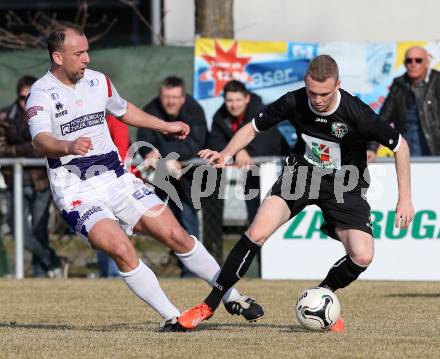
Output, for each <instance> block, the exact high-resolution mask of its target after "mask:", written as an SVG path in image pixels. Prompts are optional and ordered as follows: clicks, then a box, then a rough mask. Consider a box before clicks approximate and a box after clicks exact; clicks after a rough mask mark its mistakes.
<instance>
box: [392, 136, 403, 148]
mask: <svg viewBox="0 0 440 359" xmlns="http://www.w3.org/2000/svg"><path fill="white" fill-rule="evenodd" d="M401 143H402V135H399V140H398V141H397V145H396V147H394V148H393V152H397V151H398V150H399V148H400V144H401Z"/></svg>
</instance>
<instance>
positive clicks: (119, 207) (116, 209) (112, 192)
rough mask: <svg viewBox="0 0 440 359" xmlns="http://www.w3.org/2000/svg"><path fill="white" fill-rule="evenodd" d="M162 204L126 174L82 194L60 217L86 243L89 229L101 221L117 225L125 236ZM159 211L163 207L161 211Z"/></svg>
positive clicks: (148, 188)
mask: <svg viewBox="0 0 440 359" xmlns="http://www.w3.org/2000/svg"><path fill="white" fill-rule="evenodd" d="M160 204H164V203H163V202H162V200H161V199H160V198H159V197H157V196H156V194H155V193H154V191H153V189H152V188H151V187H150V186H147V185H145V184H144V183H143V182H142V181H141V180H140V179H139V178H136V177H135V176H134V175H133V174H131V173H125V174H124V175H122V176H121V177H118V178H116V179H115V180H113V181H112V182H110V183H108V184H107V185H106V186H104V187H102V188H100V189H95V190H94V191H88V192H81V193H78V195H77V196H74V199H73V200H72V201H71V202H70V203H69V204H68V205H65V206H64V207H63V208H60V210H61V215H62V216H63V218H64V219H65V220H66V221H67V223H68V224H69V226H70V228H72V229H73V230H74V231H75V232H76V233H78V234H79V235H81V236H82V237H83V238H84V239H87V237H88V234H89V232H90V230H91V229H92V227H93V226H94V225H95V224H96V223H97V222H98V221H99V220H101V219H106V218H109V219H113V220H116V221H118V222H119V224H120V226H121V227H122V229H124V230H125V232H126V233H127V234H128V235H131V234H132V233H133V227H134V226H135V225H136V223H137V222H138V221H139V219H140V218H141V217H142V216H143V215H147V216H155V215H158V214H160V210H159V211H158V212H157V213H155V212H154V211H151V209H152V208H153V207H155V206H157V205H160ZM161 209H162V207H161Z"/></svg>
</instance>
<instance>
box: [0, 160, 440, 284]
mask: <svg viewBox="0 0 440 359" xmlns="http://www.w3.org/2000/svg"><path fill="white" fill-rule="evenodd" d="M277 160H280V158H279V157H258V158H255V163H256V164H261V163H264V162H270V161H277ZM390 161H394V159H392V158H379V159H378V160H377V162H390ZM411 161H412V162H413V163H427V162H428V163H429V162H437V163H438V162H440V157H414V158H412V159H411ZM141 162H142V161H141V160H134V161H133V164H134V165H139V164H140V163H141ZM204 163H206V162H205V161H203V160H201V159H200V158H195V159H192V160H189V161H185V163H184V165H187V164H194V165H196V166H197V165H202V164H204ZM45 165H46V161H45V160H44V159H43V158H0V166H13V168H14V196H13V200H14V238H15V277H16V278H17V279H22V278H24V238H23V233H24V231H23V221H24V218H23V167H29V166H45ZM415 190H416V189H415V188H413V191H415Z"/></svg>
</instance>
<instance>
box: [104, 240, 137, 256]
mask: <svg viewBox="0 0 440 359" xmlns="http://www.w3.org/2000/svg"><path fill="white" fill-rule="evenodd" d="M133 253H135V251H134V249H133V245H132V244H131V243H130V242H129V241H127V242H122V243H117V244H114V245H113V246H112V247H111V250H110V253H109V254H110V256H111V257H112V258H113V259H115V258H116V259H120V260H123V261H129V260H130V259H131V256H132V254H133Z"/></svg>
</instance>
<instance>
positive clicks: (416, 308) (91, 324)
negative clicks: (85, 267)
mask: <svg viewBox="0 0 440 359" xmlns="http://www.w3.org/2000/svg"><path fill="white" fill-rule="evenodd" d="M161 284H162V286H163V288H164V290H165V291H166V292H167V293H168V295H169V297H170V298H171V299H172V300H173V302H174V303H175V304H176V305H177V306H178V307H179V308H180V309H185V308H187V307H189V306H192V305H194V304H196V303H198V302H200V301H201V300H202V299H203V298H204V296H205V295H206V294H207V293H208V287H207V286H206V284H204V283H202V282H201V281H200V280H197V279H190V280H179V279H170V278H166V279H161ZM239 284H240V285H239V289H240V290H242V291H243V292H245V293H247V294H250V295H255V296H257V298H258V300H259V302H260V303H261V304H262V305H263V306H264V308H265V311H266V315H265V317H264V318H263V319H262V320H261V321H259V322H257V323H254V324H249V323H247V322H245V321H244V320H243V319H242V318H238V317H236V316H235V317H231V316H230V315H229V314H227V312H226V311H225V310H224V308H222V307H221V308H219V310H218V311H217V312H216V314H215V316H214V317H213V318H212V319H210V320H209V321H207V322H204V323H202V324H201V325H200V327H199V329H198V330H197V331H195V332H191V333H166V334H161V333H157V331H156V330H157V328H158V323H159V321H160V318H159V317H158V315H157V314H156V313H154V312H153V311H152V310H151V309H150V308H148V307H147V306H146V305H145V304H144V303H142V302H141V301H140V300H138V299H137V298H136V297H135V296H134V295H133V294H132V293H131V292H130V291H129V290H128V289H127V288H126V287H125V285H124V283H123V282H122V281H120V280H87V279H68V280H32V279H26V280H23V281H16V280H5V279H3V280H0V303H1V311H0V357H1V358H299V357H301V358H317V357H323V358H435V357H440V349H439V348H440V345H439V333H440V283H438V282H372V281H359V282H357V283H354V284H353V285H352V286H350V287H349V288H347V289H345V290H342V291H340V292H338V296H339V299H340V301H341V303H342V311H343V317H344V319H345V321H346V326H347V329H346V332H345V333H343V334H334V333H327V332H326V333H315V332H308V331H305V330H303V329H302V328H301V327H299V325H298V324H297V323H296V320H295V318H294V317H295V315H294V303H295V300H296V296H297V295H298V294H299V293H300V292H301V291H302V290H303V289H304V288H307V287H310V286H312V285H314V284H316V283H315V282H307V281H263V280H259V279H245V280H243V281H242V282H240V283H239Z"/></svg>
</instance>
